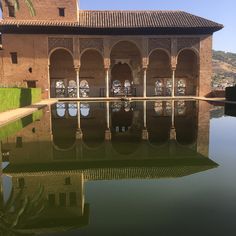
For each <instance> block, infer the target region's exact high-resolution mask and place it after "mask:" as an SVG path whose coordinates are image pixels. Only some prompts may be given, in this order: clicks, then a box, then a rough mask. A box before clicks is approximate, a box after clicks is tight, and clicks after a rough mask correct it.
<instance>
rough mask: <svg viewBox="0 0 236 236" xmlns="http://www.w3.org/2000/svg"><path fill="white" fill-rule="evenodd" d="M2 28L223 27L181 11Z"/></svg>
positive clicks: (87, 15) (82, 16) (85, 16)
mask: <svg viewBox="0 0 236 236" xmlns="http://www.w3.org/2000/svg"><path fill="white" fill-rule="evenodd" d="M0 25H4V26H11V25H12V26H65V27H81V28H100V29H101V28H103V29H105V28H119V29H120V28H126V29H128V28H213V29H215V30H219V29H221V28H223V25H221V24H218V23H215V22H213V21H210V20H207V19H204V18H202V17H198V16H195V15H192V14H189V13H186V12H183V11H86V10H81V11H79V19H78V22H73V21H42V20H15V19H14V20H2V21H1V22H0Z"/></svg>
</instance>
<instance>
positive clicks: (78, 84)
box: [75, 67, 80, 98]
mask: <svg viewBox="0 0 236 236" xmlns="http://www.w3.org/2000/svg"><path fill="white" fill-rule="evenodd" d="M79 70H80V68H79V67H76V68H75V72H76V84H77V98H79V97H80V80H79Z"/></svg>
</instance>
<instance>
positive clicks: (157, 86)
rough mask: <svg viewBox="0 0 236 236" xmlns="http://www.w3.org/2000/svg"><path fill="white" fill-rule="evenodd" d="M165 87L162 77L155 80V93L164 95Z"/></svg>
mask: <svg viewBox="0 0 236 236" xmlns="http://www.w3.org/2000/svg"><path fill="white" fill-rule="evenodd" d="M163 88H164V85H163V81H162V80H160V79H159V80H157V81H156V82H155V95H156V96H162V95H163Z"/></svg>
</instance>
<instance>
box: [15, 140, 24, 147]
mask: <svg viewBox="0 0 236 236" xmlns="http://www.w3.org/2000/svg"><path fill="white" fill-rule="evenodd" d="M22 147H23V142H22V137H16V148H22Z"/></svg>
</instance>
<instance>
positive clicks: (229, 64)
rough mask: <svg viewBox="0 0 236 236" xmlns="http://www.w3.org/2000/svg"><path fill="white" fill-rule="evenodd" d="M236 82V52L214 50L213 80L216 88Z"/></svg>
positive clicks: (222, 87)
mask: <svg viewBox="0 0 236 236" xmlns="http://www.w3.org/2000/svg"><path fill="white" fill-rule="evenodd" d="M235 83H236V53H229V52H223V51H213V81H212V86H213V88H215V89H224V88H225V87H227V86H230V85H231V86H232V85H233V84H235Z"/></svg>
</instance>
